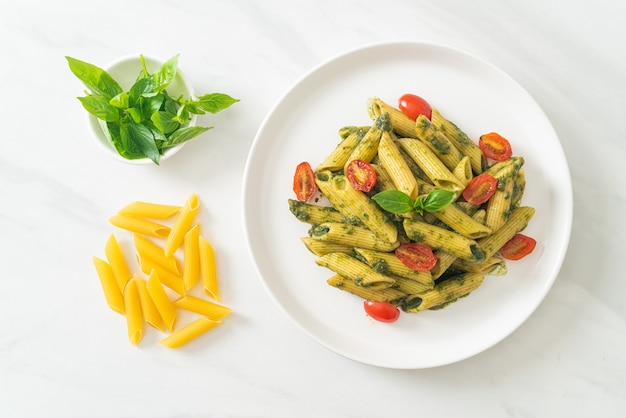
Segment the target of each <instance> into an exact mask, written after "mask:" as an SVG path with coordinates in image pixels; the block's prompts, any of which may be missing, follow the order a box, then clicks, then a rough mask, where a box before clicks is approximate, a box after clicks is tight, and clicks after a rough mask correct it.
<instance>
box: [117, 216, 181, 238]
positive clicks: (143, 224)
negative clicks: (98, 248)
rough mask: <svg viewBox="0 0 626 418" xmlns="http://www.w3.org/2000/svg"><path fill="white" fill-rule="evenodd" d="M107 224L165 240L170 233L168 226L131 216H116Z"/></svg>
mask: <svg viewBox="0 0 626 418" xmlns="http://www.w3.org/2000/svg"><path fill="white" fill-rule="evenodd" d="M109 222H110V223H111V224H113V225H114V226H117V227H118V228H122V229H126V230H128V231H131V232H138V233H140V234H144V235H150V236H153V237H157V238H165V237H167V235H168V234H169V233H170V227H169V226H166V225H161V224H159V223H156V222H152V221H149V220H147V219H143V218H135V217H133V216H126V215H120V214H117V215H113V216H111V217H110V218H109Z"/></svg>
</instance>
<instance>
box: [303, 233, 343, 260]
mask: <svg viewBox="0 0 626 418" xmlns="http://www.w3.org/2000/svg"><path fill="white" fill-rule="evenodd" d="M300 239H301V240H302V242H303V243H304V245H305V246H306V248H307V249H308V250H309V251H311V252H312V253H313V254H315V255H317V256H322V255H325V254H328V253H345V254H352V253H353V252H354V248H353V247H352V246H348V245H342V244H337V243H334V242H330V241H320V240H317V239H313V238H311V237H303V238H300Z"/></svg>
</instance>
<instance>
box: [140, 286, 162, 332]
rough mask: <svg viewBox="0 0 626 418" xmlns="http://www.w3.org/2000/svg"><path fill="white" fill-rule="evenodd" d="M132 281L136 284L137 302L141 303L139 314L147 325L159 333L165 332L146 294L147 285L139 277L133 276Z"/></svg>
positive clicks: (154, 306)
mask: <svg viewBox="0 0 626 418" xmlns="http://www.w3.org/2000/svg"><path fill="white" fill-rule="evenodd" d="M133 281H134V282H135V283H136V284H137V291H138V293H139V300H140V301H141V312H142V314H143V317H144V320H145V321H146V323H147V324H148V325H151V326H153V327H154V328H156V329H158V330H160V331H165V328H164V327H163V320H162V319H161V314H160V313H159V311H158V309H157V307H156V305H155V304H154V302H153V301H152V298H151V297H150V294H149V293H148V284H147V283H146V280H145V279H143V278H141V277H138V276H134V277H133Z"/></svg>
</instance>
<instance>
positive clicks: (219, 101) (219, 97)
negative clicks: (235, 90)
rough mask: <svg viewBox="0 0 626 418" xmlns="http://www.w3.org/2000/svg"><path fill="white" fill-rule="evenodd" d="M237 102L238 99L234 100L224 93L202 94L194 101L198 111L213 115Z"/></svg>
mask: <svg viewBox="0 0 626 418" xmlns="http://www.w3.org/2000/svg"><path fill="white" fill-rule="evenodd" d="M238 101H239V99H234V98H232V97H230V96H229V95H228V94H224V93H209V94H203V95H202V96H198V99H197V100H194V102H195V103H197V105H198V107H199V108H200V109H202V110H205V111H207V112H210V113H213V114H215V113H217V112H219V111H221V110H224V109H226V108H228V107H230V106H231V105H233V104H234V103H237V102H238Z"/></svg>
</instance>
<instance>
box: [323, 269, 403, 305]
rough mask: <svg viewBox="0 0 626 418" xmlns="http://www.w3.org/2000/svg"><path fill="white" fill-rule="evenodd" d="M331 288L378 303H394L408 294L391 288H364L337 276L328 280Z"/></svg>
mask: <svg viewBox="0 0 626 418" xmlns="http://www.w3.org/2000/svg"><path fill="white" fill-rule="evenodd" d="M327 283H328V284H329V285H330V286H333V287H336V288H337V289H340V290H343V291H346V292H348V293H352V294H353V295H356V296H359V297H361V298H363V299H367V300H373V301H376V302H393V301H397V300H400V299H402V298H403V297H405V296H406V293H404V292H401V291H400V290H398V289H394V288H391V287H388V288H385V289H372V288H371V287H363V286H359V285H357V284H356V283H354V281H353V280H350V279H347V278H345V277H343V276H340V275H338V274H335V275H334V276H332V277H331V278H329V279H328V280H327Z"/></svg>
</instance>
